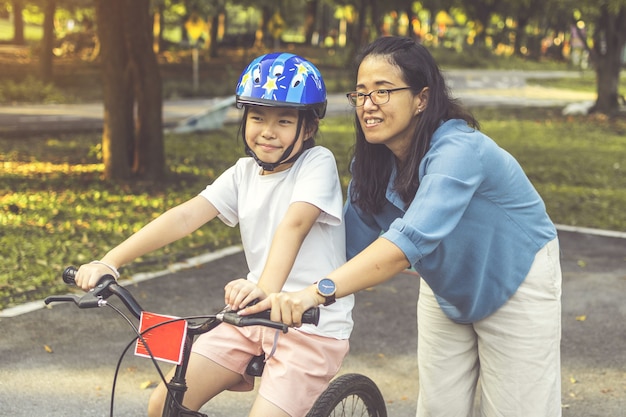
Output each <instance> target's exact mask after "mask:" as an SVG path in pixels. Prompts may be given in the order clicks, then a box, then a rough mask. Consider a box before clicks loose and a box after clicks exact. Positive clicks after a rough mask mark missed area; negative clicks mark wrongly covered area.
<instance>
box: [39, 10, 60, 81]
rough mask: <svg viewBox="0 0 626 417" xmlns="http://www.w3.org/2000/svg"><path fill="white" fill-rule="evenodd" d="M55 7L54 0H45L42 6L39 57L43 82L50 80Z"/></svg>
mask: <svg viewBox="0 0 626 417" xmlns="http://www.w3.org/2000/svg"><path fill="white" fill-rule="evenodd" d="M56 8H57V6H56V0H45V2H44V6H43V11H44V19H43V38H42V40H41V51H40V58H39V67H40V73H41V79H42V80H43V82H45V83H49V82H50V81H52V57H53V53H52V48H54V38H55V36H54V13H55V11H56Z"/></svg>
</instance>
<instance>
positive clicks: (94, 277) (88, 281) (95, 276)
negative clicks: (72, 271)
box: [74, 263, 113, 291]
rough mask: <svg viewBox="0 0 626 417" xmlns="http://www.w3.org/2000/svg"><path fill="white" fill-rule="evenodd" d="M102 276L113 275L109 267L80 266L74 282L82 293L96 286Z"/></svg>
mask: <svg viewBox="0 0 626 417" xmlns="http://www.w3.org/2000/svg"><path fill="white" fill-rule="evenodd" d="M104 275H113V274H112V273H111V269H109V267H107V266H106V265H103V264H98V263H90V264H84V265H81V267H80V268H78V272H77V273H76V277H75V279H74V280H75V282H76V286H77V287H80V288H81V289H82V290H83V291H89V290H90V289H92V288H94V287H95V286H96V284H97V283H98V281H99V280H100V278H102V277H103V276H104Z"/></svg>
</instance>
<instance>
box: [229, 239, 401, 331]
mask: <svg viewBox="0 0 626 417" xmlns="http://www.w3.org/2000/svg"><path fill="white" fill-rule="evenodd" d="M409 266H410V264H409V262H408V261H407V259H406V257H405V256H404V252H402V251H401V250H400V248H398V247H397V246H396V245H395V244H393V243H391V242H390V241H389V240H387V239H385V238H378V239H377V240H376V241H374V242H373V243H372V244H371V245H369V246H368V247H367V248H365V249H364V250H363V251H362V252H360V253H359V254H358V255H356V256H355V257H354V258H352V259H351V260H350V261H348V262H347V263H345V264H343V265H342V266H341V267H339V268H337V269H336V270H334V271H333V272H331V273H330V274H328V278H330V279H332V280H333V281H334V282H335V285H336V288H337V292H336V294H335V295H336V297H337V298H339V297H345V296H346V295H349V294H353V293H355V292H357V291H360V290H363V289H365V288H368V287H371V286H374V285H378V284H381V283H383V282H385V281H387V280H389V279H391V278H392V277H393V276H395V275H396V274H398V273H399V272H402V271H404V270H405V269H406V268H408V267H409ZM323 303H324V297H322V296H321V295H319V294H317V290H316V287H315V285H311V286H309V287H307V288H305V289H304V290H302V291H298V292H293V293H274V294H271V295H270V296H269V297H267V298H266V299H265V300H263V301H262V302H260V303H258V304H256V305H254V306H252V307H249V308H246V309H245V310H243V311H241V314H242V315H247V314H254V313H257V312H259V311H263V310H267V309H269V308H271V309H272V315H271V318H272V320H276V321H282V322H283V323H285V324H287V325H290V326H296V327H297V326H300V325H301V324H302V321H301V320H302V313H303V312H304V311H306V310H307V309H309V308H311V307H315V306H318V305H320V304H323Z"/></svg>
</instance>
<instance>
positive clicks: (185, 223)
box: [76, 196, 218, 291]
mask: <svg viewBox="0 0 626 417" xmlns="http://www.w3.org/2000/svg"><path fill="white" fill-rule="evenodd" d="M217 215H218V211H217V209H216V208H215V207H214V206H213V204H211V203H210V202H209V201H208V200H207V199H205V198H204V197H201V196H196V197H194V198H192V199H191V200H189V201H187V202H185V203H182V204H180V205H178V206H176V207H174V208H172V209H170V210H168V211H166V212H165V213H163V214H161V215H160V216H159V217H157V218H156V219H154V220H153V221H152V222H150V223H148V224H147V225H146V226H144V227H143V228H142V229H141V230H139V231H137V232H136V233H134V234H133V235H131V236H130V237H129V238H128V239H126V240H125V241H124V242H122V243H121V244H120V245H118V246H116V247H115V248H113V249H111V250H110V251H109V252H108V253H107V254H106V255H105V256H104V257H103V258H102V259H101V262H102V264H98V263H92V264H85V265H83V266H81V267H80V269H79V270H78V274H77V275H76V285H78V286H79V287H81V288H82V289H83V290H85V291H87V290H89V289H91V288H93V287H94V286H95V285H96V283H97V282H98V280H99V279H100V277H101V276H102V275H105V274H109V273H110V272H111V269H109V267H108V266H111V267H113V268H115V269H117V268H119V267H120V266H122V265H124V264H127V263H129V262H131V261H132V260H134V259H136V258H138V257H140V256H142V255H145V254H146V253H149V252H152V251H154V250H156V249H159V248H161V247H163V246H165V245H167V244H169V243H172V242H174V241H176V240H178V239H181V238H183V237H185V236H187V235H189V234H191V233H192V232H194V231H195V230H196V229H198V228H199V227H200V226H202V225H203V224H205V223H207V222H208V221H210V220H212V219H213V218H215V217H216V216H217Z"/></svg>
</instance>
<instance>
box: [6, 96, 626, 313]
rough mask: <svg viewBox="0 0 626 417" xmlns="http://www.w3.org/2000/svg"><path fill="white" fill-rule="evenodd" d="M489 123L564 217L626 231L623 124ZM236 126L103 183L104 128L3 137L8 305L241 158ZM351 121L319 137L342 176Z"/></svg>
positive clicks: (181, 249) (230, 232) (202, 243)
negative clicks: (142, 174) (147, 177)
mask: <svg viewBox="0 0 626 417" xmlns="http://www.w3.org/2000/svg"><path fill="white" fill-rule="evenodd" d="M476 114H477V116H478V117H479V119H480V120H481V121H482V126H483V130H484V132H485V133H487V134H488V135H490V136H491V137H493V138H494V140H496V142H498V143H499V144H500V145H501V146H502V147H504V148H505V149H507V150H508V151H509V152H511V153H512V154H513V155H514V156H515V157H516V158H517V159H518V160H519V161H520V163H521V164H522V166H523V167H524V169H525V170H526V172H527V174H528V176H529V178H530V179H531V180H532V182H533V183H534V184H535V186H536V187H537V189H538V190H539V192H540V193H541V195H542V196H543V198H544V200H545V202H546V205H547V208H548V212H549V214H550V215H551V217H552V219H553V220H554V221H555V222H556V223H561V224H568V225H575V226H585V227H593V228H600V229H611V230H619V231H626V212H624V211H623V210H622V209H621V208H622V207H626V175H624V169H625V167H626V142H625V141H624V139H623V137H624V133H625V131H626V123H625V122H624V121H623V120H616V121H612V122H607V121H597V120H595V119H593V118H583V119H566V118H563V117H561V116H560V114H559V113H558V111H557V110H556V109H554V110H546V109H502V108H497V109H492V108H483V109H477V110H476ZM236 131H237V127H236V126H227V127H226V128H225V129H224V130H223V131H218V132H212V133H210V134H188V135H168V136H167V137H166V148H167V161H168V162H167V164H168V167H169V171H170V174H169V177H168V179H167V180H166V181H165V182H163V183H158V184H153V183H107V182H103V181H102V180H101V179H100V174H101V172H102V165H101V163H100V161H99V159H98V156H99V154H100V152H99V141H100V136H99V135H98V134H89V135H87V134H80V135H78V134H75V135H49V136H44V137H30V138H20V139H6V138H3V139H0V162H1V163H2V170H1V171H0V184H1V185H0V230H1V232H0V247H2V251H1V252H0V263H1V264H2V269H1V270H0V309H2V308H5V307H7V306H9V305H12V304H15V303H20V302H24V301H27V300H32V299H39V298H42V297H44V296H46V295H49V294H53V293H63V292H65V291H67V289H66V288H65V287H64V286H63V285H62V284H59V272H60V271H61V270H62V269H63V267H64V266H66V265H69V264H80V263H83V262H88V261H90V260H92V259H97V258H100V257H101V256H102V255H103V254H104V253H105V252H106V251H107V250H108V249H110V248H112V247H113V246H114V245H116V244H118V243H119V242H120V241H121V240H122V239H124V238H125V237H127V236H128V235H129V234H131V233H132V232H134V231H136V230H138V229H139V228H140V227H141V226H143V225H144V224H145V223H146V222H148V221H149V220H151V219H153V218H154V217H155V216H157V215H158V214H160V213H161V212H163V211H164V210H166V209H168V208H169V207H172V206H174V205H176V204H179V203H181V202H183V201H185V200H187V199H189V198H190V197H192V196H194V195H196V194H197V193H198V192H199V191H201V190H202V189H203V188H204V187H205V186H206V184H208V183H210V182H211V181H212V180H213V179H214V178H216V176H217V175H219V174H220V173H221V172H222V171H223V170H224V169H226V168H227V167H228V166H230V165H231V164H232V163H233V162H234V161H235V160H236V159H237V158H239V157H240V156H241V155H242V146H241V144H240V142H239V141H238V140H237V139H236ZM352 132H353V130H352V123H351V120H350V119H349V118H346V117H335V118H329V119H327V120H325V121H324V122H323V125H322V131H321V136H320V137H319V140H318V143H319V144H322V145H325V146H327V147H329V148H330V149H332V150H333V152H335V155H336V158H337V161H338V166H339V169H340V175H341V177H342V184H343V186H344V187H345V186H346V185H347V183H348V181H349V173H348V170H347V166H348V161H349V155H350V151H351V147H352V140H353V133H352ZM238 242H239V235H238V230H237V229H236V228H229V227H226V226H224V225H223V224H222V223H221V222H220V221H217V220H216V221H213V222H211V223H209V224H208V225H206V226H204V227H203V228H201V229H200V230H199V231H198V232H197V233H195V234H193V235H192V236H189V237H188V238H186V239H183V240H181V241H179V242H176V243H174V244H172V245H170V246H169V247H167V248H165V249H162V250H159V251H157V252H155V253H153V254H150V255H148V256H145V257H143V258H142V259H139V260H138V261H137V262H135V263H133V264H132V265H130V266H128V267H126V268H124V270H123V272H124V274H127V275H131V274H133V273H136V272H140V271H146V270H154V269H157V268H163V267H165V266H166V265H168V264H171V263H173V262H175V261H179V260H182V259H184V258H187V257H190V256H194V255H198V254H201V253H204V252H207V251H211V250H215V249H217V248H221V247H225V246H229V245H232V244H236V243H238Z"/></svg>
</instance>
